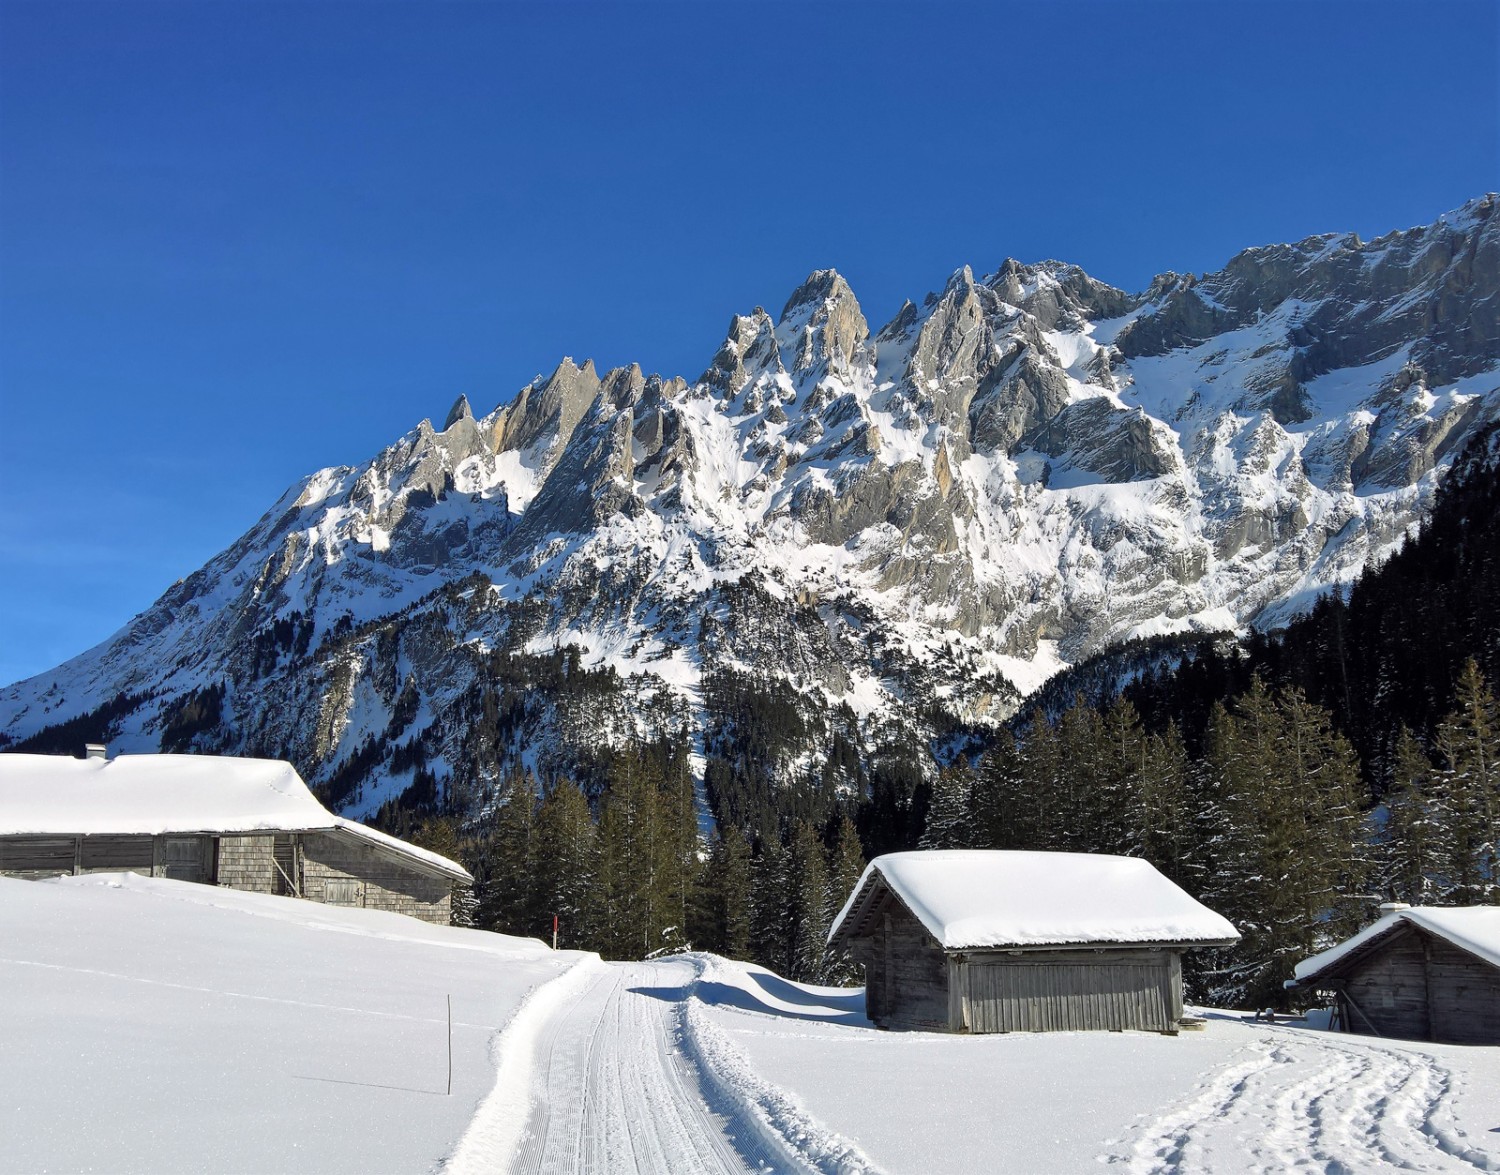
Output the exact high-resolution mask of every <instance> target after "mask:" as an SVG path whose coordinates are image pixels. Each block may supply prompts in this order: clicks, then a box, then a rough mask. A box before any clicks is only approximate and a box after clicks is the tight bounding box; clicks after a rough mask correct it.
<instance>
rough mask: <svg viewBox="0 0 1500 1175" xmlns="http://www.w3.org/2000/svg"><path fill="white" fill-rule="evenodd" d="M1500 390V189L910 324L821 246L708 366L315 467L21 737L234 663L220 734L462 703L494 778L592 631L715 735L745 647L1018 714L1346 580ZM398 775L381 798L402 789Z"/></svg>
mask: <svg viewBox="0 0 1500 1175" xmlns="http://www.w3.org/2000/svg"><path fill="white" fill-rule="evenodd" d="M1497 412H1500V215H1497V214H1496V200H1495V197H1493V196H1486V197H1484V198H1483V199H1480V200H1476V201H1473V202H1471V203H1470V204H1468V205H1466V206H1465V207H1464V208H1462V209H1460V210H1458V211H1456V212H1454V213H1451V214H1449V215H1447V216H1445V217H1443V218H1441V219H1440V220H1438V221H1437V222H1436V223H1434V224H1432V225H1428V226H1426V227H1423V228H1416V229H1410V230H1406V231H1403V232H1398V233H1391V234H1389V235H1387V236H1385V237H1381V238H1379V239H1378V240H1375V241H1371V242H1368V243H1365V242H1362V241H1360V240H1359V239H1358V238H1357V237H1354V236H1352V235H1348V234H1343V235H1329V236H1319V237H1313V238H1310V239H1308V240H1306V241H1301V242H1297V243H1295V244H1289V245H1275V246H1268V247H1263V248H1256V249H1248V250H1245V251H1244V252H1242V253H1240V254H1239V255H1237V256H1236V257H1234V258H1233V259H1232V260H1231V261H1230V262H1229V263H1228V264H1227V265H1226V266H1225V267H1224V268H1223V269H1222V270H1220V271H1219V272H1217V273H1212V274H1206V275H1202V276H1199V277H1194V276H1193V275H1177V274H1164V275H1162V276H1161V277H1159V278H1157V279H1156V280H1155V281H1154V282H1153V283H1152V284H1151V285H1150V286H1149V287H1148V288H1147V289H1146V290H1145V291H1142V292H1140V293H1137V294H1127V293H1125V292H1123V291H1120V290H1116V289H1113V288H1112V287H1110V286H1108V285H1105V284H1103V283H1101V282H1099V281H1097V280H1095V279H1093V278H1091V277H1089V276H1088V275H1087V274H1086V273H1084V272H1083V271H1082V270H1080V269H1078V268H1077V267H1076V266H1071V265H1065V264H1062V263H1058V262H1044V263H1041V264H1038V265H1023V264H1020V263H1019V262H1016V261H1011V260H1007V261H1005V262H1004V263H1003V264H1002V265H1001V266H1000V267H999V268H998V269H997V270H996V271H995V272H994V273H992V274H989V275H982V276H976V275H975V273H974V272H973V271H972V270H971V269H969V268H967V267H966V268H964V269H961V270H959V271H958V272H957V273H955V274H953V275H952V276H951V277H950V278H949V279H948V280H947V281H946V282H945V283H944V284H943V286H942V288H941V289H940V290H939V291H937V292H935V293H932V294H929V295H927V296H926V297H925V298H924V299H921V300H920V301H918V302H908V303H906V304H905V305H903V306H902V307H901V309H900V310H899V311H898V312H897V313H896V314H895V316H894V317H892V318H891V320H890V321H889V322H887V323H886V324H885V325H884V326H882V327H880V328H879V329H878V330H876V331H874V332H872V331H871V329H870V325H869V323H868V322H867V320H866V318H865V314H864V311H863V309H862V308H861V306H860V304H859V302H858V300H857V299H856V297H855V294H854V292H853V290H851V289H850V287H849V285H848V283H847V282H845V280H844V279H843V278H842V277H841V276H840V275H839V274H837V273H836V272H834V271H833V270H821V271H818V272H816V273H814V274H812V275H811V276H810V277H809V278H808V279H807V280H806V281H805V282H804V283H803V284H802V285H801V286H800V287H798V288H797V290H796V291H794V292H793V294H792V295H791V297H790V298H789V299H788V300H787V302H786V305H785V306H784V307H783V309H782V311H781V313H780V314H779V315H778V316H776V317H775V318H773V317H772V316H771V315H770V314H769V313H767V311H765V310H764V309H762V308H760V307H756V308H755V309H754V310H753V311H752V312H751V313H749V314H745V315H737V316H735V317H734V318H732V319H731V321H730V323H729V327H728V329H727V331H726V332H725V337H724V340H723V342H722V343H721V344H720V345H719V347H718V348H717V350H716V351H715V352H714V353H713V355H712V359H711V360H710V362H709V364H708V367H707V369H706V370H705V371H704V372H703V374H702V375H701V376H700V377H698V378H697V379H696V380H694V381H692V382H688V381H686V380H682V379H665V378H662V377H660V376H656V375H646V374H644V373H643V372H641V370H640V369H639V368H637V367H633V366H632V367H628V368H620V369H617V370H614V371H610V372H606V373H603V374H602V375H601V374H600V373H598V372H596V371H595V369H594V367H593V365H592V363H590V362H585V363H583V364H582V365H581V366H580V365H579V364H576V363H574V362H573V361H572V360H570V359H566V360H564V361H563V362H562V363H561V364H559V365H558V367H557V369H556V370H555V371H553V372H552V373H551V374H550V375H548V376H546V377H538V378H537V379H536V380H534V381H532V382H531V383H530V384H527V385H526V386H525V387H524V388H522V389H521V390H520V392H519V393H518V394H516V395H515V396H513V397H511V398H510V399H509V400H508V402H506V403H505V404H503V405H502V406H501V407H499V408H497V409H495V410H494V411H492V412H490V413H489V414H488V415H486V416H483V417H478V418H476V417H475V415H474V412H473V410H472V408H471V406H470V404H469V402H468V400H466V399H463V398H460V400H459V401H458V402H456V403H455V404H454V405H453V407H452V409H451V410H450V412H449V413H448V415H447V417H446V418H445V419H444V424H443V428H442V430H441V431H439V430H436V429H434V428H433V427H432V425H431V424H430V423H429V422H427V421H423V422H422V423H421V424H419V425H418V426H417V428H416V429H415V430H413V431H412V432H411V433H409V434H408V435H407V436H405V437H403V438H401V440H399V441H397V442H396V443H395V444H394V445H392V446H391V447H390V448H388V449H387V450H385V451H384V452H383V453H381V454H379V455H378V456H377V457H375V458H374V459H373V460H371V461H370V462H368V463H367V464H365V465H363V466H360V467H357V468H341V469H327V470H323V471H320V472H318V473H316V474H313V475H312V476H311V477H309V478H307V479H306V480H305V481H303V482H301V483H299V484H298V485H297V486H294V487H292V488H291V489H290V490H289V491H288V492H287V493H286V495H284V496H283V498H282V499H281V501H280V502H278V503H277V504H276V505H275V506H274V507H273V508H272V509H271V510H270V511H269V512H268V513H267V514H266V515H265V517H264V518H262V519H261V520H260V522H258V523H257V524H256V526H255V527H253V528H252V529H251V530H250V531H249V532H248V533H247V534H245V535H244V536H243V537H242V538H240V539H239V540H238V541H237V542H236V543H235V544H234V545H233V546H231V547H230V548H229V549H228V550H226V551H225V552H224V553H223V554H221V555H220V556H218V557H217V558H215V559H214V560H213V561H211V562H210V563H209V564H208V565H207V566H205V567H204V568H203V569H202V570H200V571H198V572H196V573H195V574H194V575H192V576H191V577H189V578H188V579H187V580H186V581H184V582H183V583H181V584H178V585H176V586H175V587H174V588H172V589H171V590H170V591H168V592H167V593H166V594H165V595H163V596H162V598H161V599H160V600H159V601H157V603H156V604H155V605H153V607H152V608H150V609H149V610H148V611H147V612H145V613H143V614H142V615H141V616H139V617H137V618H136V619H135V620H133V621H132V622H131V623H130V624H129V625H128V626H127V627H126V628H125V629H124V630H123V631H122V632H121V633H120V634H118V635H117V636H116V637H114V638H113V639H112V640H111V641H109V642H107V643H106V644H105V645H102V646H100V647H99V648H97V649H95V650H92V651H90V652H88V653H85V654H82V655H81V656H80V657H78V658H75V659H74V660H73V661H70V662H68V663H67V664H65V665H63V666H60V667H59V668H58V669H56V670H54V671H52V672H50V673H46V674H42V675H41V676H39V677H37V678H33V679H31V680H29V681H26V682H21V683H17V684H16V685H13V686H10V687H8V688H7V689H5V690H3V691H0V731H4V732H6V733H8V734H9V735H10V736H11V737H13V738H19V737H24V736H26V735H27V734H29V733H31V732H34V731H36V730H38V729H41V728H43V727H45V726H47V725H49V724H54V723H57V722H59V721H61V720H63V719H66V718H68V717H70V716H72V715H74V714H77V713H80V712H83V711H86V710H89V709H91V708H93V707H96V706H98V705H100V704H101V703H103V702H105V701H108V700H109V699H112V698H115V697H116V696H117V695H121V694H125V695H139V698H138V699H137V700H135V701H133V702H130V704H128V705H126V704H125V703H121V705H123V706H124V710H123V711H122V717H121V718H120V720H119V723H118V728H119V732H120V738H121V739H122V740H123V742H122V744H121V745H137V746H149V747H154V746H155V745H156V740H158V739H159V737H160V733H161V731H162V729H163V728H164V726H165V725H166V724H167V723H168V721H169V720H170V717H171V715H172V713H173V712H174V711H175V709H176V708H177V707H179V706H180V705H181V702H182V699H183V698H184V697H186V696H188V695H190V694H191V693H192V692H193V691H194V690H198V689H202V688H203V687H205V686H207V685H210V684H216V683H220V682H223V683H226V685H227V692H226V702H225V711H226V718H225V719H224V725H223V729H222V731H220V733H219V735H217V736H215V737H216V738H217V740H218V741H217V742H216V743H215V744H214V745H222V746H227V747H231V748H239V749H245V748H250V749H259V750H273V751H284V752H285V753H288V754H295V755H296V756H298V758H299V762H301V763H302V764H303V765H304V766H305V767H307V768H308V770H309V771H310V772H311V773H312V774H313V775H314V777H318V776H320V775H323V776H326V775H328V774H330V773H332V772H334V771H335V769H336V768H337V767H338V765H339V764H340V763H347V762H348V761H349V759H350V756H351V755H353V753H354V751H355V750H356V749H357V748H359V747H361V746H363V745H365V744H366V742H367V741H368V740H371V739H374V738H376V737H377V736H380V737H391V738H394V737H396V735H392V734H390V731H391V730H392V729H398V733H399V732H407V733H405V734H401V737H412V734H411V731H415V730H417V729H419V728H422V727H424V724H426V729H428V730H431V731H437V733H435V734H431V735H429V736H427V737H429V739H430V741H432V742H433V744H434V745H433V747H432V748H431V750H430V756H431V757H433V758H436V759H439V760H442V761H445V762H447V763H448V765H449V767H450V769H451V771H452V772H453V773H454V774H455V777H456V778H457V777H463V775H464V773H465V772H466V771H469V770H470V769H469V768H468V767H466V766H465V765H464V763H463V762H462V757H463V755H464V754H466V753H467V752H466V751H465V750H464V748H465V747H467V746H468V745H469V744H468V743H466V742H464V738H465V737H467V736H461V735H460V734H459V733H456V732H457V731H458V730H459V729H460V727H461V726H462V722H461V721H460V720H459V719H457V718H455V719H453V722H452V724H451V725H450V726H441V724H440V723H439V718H440V716H442V715H444V714H451V713H453V709H452V708H453V707H454V706H455V705H457V704H458V703H457V701H456V699H459V698H461V697H468V696H471V695H472V691H473V690H474V689H475V688H479V687H480V686H482V684H483V683H484V682H485V681H486V680H487V676H486V675H489V674H493V673H494V672H495V671H496V670H495V665H496V664H497V662H496V658H497V657H503V656H511V655H520V653H526V654H527V655H532V654H539V653H543V652H545V651H547V650H550V649H559V648H565V647H570V646H571V647H572V648H574V649H576V650H577V651H578V653H577V655H578V658H579V664H580V666H581V667H582V668H583V669H588V668H591V667H592V668H599V667H609V668H612V669H613V670H614V671H615V673H616V675H617V677H618V682H619V683H620V684H619V687H618V688H619V689H620V690H622V691H624V693H623V694H622V697H623V696H627V695H628V697H629V698H630V699H633V700H632V701H630V702H629V704H626V703H625V702H622V703H621V709H620V713H621V714H623V715H625V717H624V718H621V719H620V721H625V722H634V721H643V720H644V719H641V718H640V715H641V714H643V713H646V712H652V713H656V712H657V710H659V709H660V707H663V706H665V707H666V709H665V710H663V711H661V712H662V713H667V712H670V713H671V714H673V715H675V717H673V718H672V719H671V721H674V722H675V721H680V722H685V723H687V724H688V725H690V726H691V725H692V724H693V723H694V722H698V721H701V718H702V705H703V696H704V694H703V691H704V688H705V683H706V682H708V681H709V680H710V679H712V678H713V677H714V675H715V674H719V673H723V672H740V673H746V674H751V675H753V676H757V677H759V678H762V679H767V680H770V679H777V680H780V681H782V682H784V683H786V684H787V685H788V687H789V688H790V689H792V690H793V691H794V692H796V693H797V694H798V696H801V697H804V698H807V699H814V700H816V702H817V704H818V705H819V706H823V707H825V708H833V709H834V710H838V711H839V712H840V713H843V712H845V711H847V712H848V713H850V714H852V715H853V716H854V718H853V719H852V720H853V721H855V722H856V723H857V724H863V727H862V728H863V729H866V730H874V729H876V728H877V727H878V728H887V727H890V726H892V725H894V726H900V725H902V724H903V723H905V724H907V725H908V726H912V724H917V725H920V723H921V721H923V719H921V718H920V717H917V716H920V715H922V714H931V713H936V712H942V713H946V714H949V715H950V716H952V717H953V718H954V720H955V721H957V720H963V721H980V722H982V721H993V720H997V719H1000V718H1003V717H1004V716H1005V715H1006V714H1008V713H1009V712H1010V711H1011V710H1012V709H1013V708H1014V707H1015V706H1016V705H1017V704H1018V703H1019V701H1020V699H1021V698H1022V696H1023V695H1024V694H1025V693H1026V692H1027V691H1028V690H1030V689H1031V688H1034V686H1035V685H1036V684H1037V683H1038V682H1039V681H1040V680H1041V679H1042V678H1043V677H1044V676H1045V675H1046V673H1047V672H1048V671H1050V670H1051V669H1054V668H1056V667H1057V666H1058V665H1060V664H1063V663H1066V662H1069V661H1073V660H1076V659H1078V658H1082V657H1084V656H1087V655H1089V654H1091V653H1094V652H1097V651H1100V650H1101V649H1103V648H1106V647H1108V646H1109V645H1111V644H1112V643H1115V642H1118V641H1121V640H1123V639H1126V638H1129V637H1132V636H1140V635H1152V634H1158V633H1165V632H1174V631H1186V630H1193V629H1202V630H1216V629H1223V628H1235V627H1242V626H1245V625H1250V624H1260V625H1272V624H1275V623H1278V622H1280V621H1281V620H1283V619H1285V618H1286V617H1287V616H1289V615H1291V614H1293V613H1294V612H1295V611H1296V610H1298V609H1301V608H1305V607H1307V606H1308V605H1309V604H1310V603H1311V602H1312V601H1313V600H1314V599H1315V598H1316V597H1317V595H1318V594H1319V593H1320V592H1322V591H1325V590H1327V589H1328V588H1330V587H1332V586H1334V585H1338V584H1343V583H1347V582H1348V581H1349V580H1350V579H1352V577H1353V576H1355V575H1356V574H1357V573H1358V572H1359V570H1360V569H1361V568H1362V567H1364V566H1365V565H1366V564H1367V563H1369V562H1370V561H1371V560H1372V559H1378V558H1380V557H1382V556H1383V555H1384V554H1386V553H1387V552H1389V551H1390V550H1392V549H1393V548H1394V546H1395V545H1396V544H1398V543H1399V542H1400V541H1401V539H1402V536H1403V535H1404V534H1405V533H1406V532H1407V531H1408V530H1409V528H1410V527H1412V526H1413V525H1415V524H1417V523H1419V522H1420V519H1421V517H1422V512H1423V509H1424V504H1425V502H1426V501H1427V500H1428V498H1429V496H1430V493H1431V491H1432V489H1433V487H1434V485H1435V484H1436V480H1437V479H1438V478H1439V477H1441V476H1442V474H1443V471H1444V470H1445V468H1446V466H1447V463H1448V462H1449V461H1450V460H1451V458H1452V456H1453V455H1454V454H1455V452H1456V451H1457V449H1458V447H1459V446H1460V445H1461V444H1462V443H1463V441H1464V440H1465V438H1466V437H1468V436H1469V435H1470V434H1471V433H1472V432H1473V431H1474V429H1475V428H1476V427H1478V426H1479V425H1480V424H1482V423H1483V422H1485V421H1488V420H1491V419H1493V418H1494V417H1495V416H1496V414H1497ZM298 626H304V627H305V629H306V632H307V633H308V634H309V635H308V636H307V639H305V640H303V639H302V638H297V639H296V640H291V638H286V636H285V634H286V633H288V632H291V631H296V632H302V631H303V627H298ZM288 640H291V643H290V644H288V643H287V641H288ZM299 642H300V643H299ZM398 699H404V700H402V701H400V702H399V704H398ZM413 707H415V709H413ZM653 707H656V708H657V710H653V709H652V708H653ZM408 712H411V713H413V714H415V715H416V717H410V716H408ZM830 712H831V711H830ZM398 715H399V716H401V717H402V721H401V722H399V723H398V722H397V721H396V719H397V717H398ZM632 715H633V717H632ZM663 720H665V719H663ZM393 724H394V725H393ZM433 724H437V725H433ZM443 731H447V732H448V733H443ZM538 737H541V736H538ZM601 737H606V738H607V737H609V735H608V732H605V734H604V735H602V736H601ZM871 737H874V736H873V735H871ZM372 770H373V772H374V774H373V775H372V776H371V778H372V779H374V780H376V781H378V780H380V779H381V778H385V777H383V776H382V775H381V772H382V771H384V772H385V773H386V777H388V784H389V786H386V785H381V786H375V785H372V787H371V790H370V792H369V793H368V794H369V796H370V797H371V798H372V800H373V799H374V798H378V797H379V796H380V795H382V794H385V792H383V791H382V790H381V787H382V786H386V791H389V789H390V788H391V787H395V786H396V785H397V784H399V782H400V780H401V776H402V772H401V771H400V770H396V769H395V768H393V767H391V766H390V765H389V764H386V765H384V766H377V767H376V768H374V769H372Z"/></svg>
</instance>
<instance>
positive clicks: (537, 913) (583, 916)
mask: <svg viewBox="0 0 1500 1175" xmlns="http://www.w3.org/2000/svg"><path fill="white" fill-rule="evenodd" d="M536 842H537V854H536V877H535V887H534V891H533V898H532V924H533V925H534V926H536V927H538V928H539V933H541V934H543V935H549V934H550V932H551V927H552V919H553V918H554V917H556V919H557V945H558V946H559V947H567V948H570V949H583V950H587V949H592V948H593V946H594V943H595V937H596V934H597V930H596V922H597V917H596V908H595V901H596V894H597V886H598V873H599V861H598V856H599V843H598V834H597V830H596V829H595V827H594V818H593V813H592V812H591V811H590V810H589V802H588V799H587V798H586V797H585V796H584V794H583V792H582V791H581V790H580V789H579V787H578V785H577V784H575V783H573V782H571V781H570V780H563V781H561V782H560V783H558V784H557V785H555V786H554V787H553V789H552V792H551V794H550V795H549V796H548V797H547V799H546V800H545V801H544V802H543V804H542V806H541V810H540V812H539V813H538V814H537V837H536Z"/></svg>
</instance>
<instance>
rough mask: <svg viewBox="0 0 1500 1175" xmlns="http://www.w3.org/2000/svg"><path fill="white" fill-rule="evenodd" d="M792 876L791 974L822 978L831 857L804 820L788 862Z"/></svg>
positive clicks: (808, 977)
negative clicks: (825, 853)
mask: <svg viewBox="0 0 1500 1175" xmlns="http://www.w3.org/2000/svg"><path fill="white" fill-rule="evenodd" d="M788 872H789V873H790V875H791V879H792V927H791V930H792V950H791V963H792V965H791V970H790V971H788V972H785V974H786V975H787V977H788V978H790V979H798V980H803V981H810V982H821V981H822V979H823V948H824V947H825V946H826V945H827V943H828V897H829V895H828V861H827V858H826V857H825V855H824V849H823V842H822V841H821V840H820V839H819V838H818V834H817V832H815V831H814V830H813V827H812V825H811V824H809V823H807V822H806V821H805V820H804V821H800V822H799V823H798V824H797V828H796V830H795V832H794V833H793V835H792V844H791V851H790V857H789V862H788Z"/></svg>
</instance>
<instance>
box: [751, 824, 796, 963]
mask: <svg viewBox="0 0 1500 1175" xmlns="http://www.w3.org/2000/svg"><path fill="white" fill-rule="evenodd" d="M751 878H752V885H751V895H752V896H751V911H750V957H751V958H752V959H753V960H754V961H755V962H757V963H759V964H760V965H761V966H763V967H769V968H770V969H771V970H772V971H775V972H776V973H777V974H779V975H786V974H789V973H790V972H791V969H792V950H793V935H792V917H793V913H792V900H791V894H790V888H791V884H790V883H791V876H790V872H789V869H788V861H787V851H786V849H785V848H784V847H783V846H782V843H781V838H780V837H778V836H775V835H774V834H772V835H769V836H767V837H765V838H764V839H763V840H762V841H761V843H760V852H759V854H757V855H756V857H755V860H754V861H753V862H752V864H751Z"/></svg>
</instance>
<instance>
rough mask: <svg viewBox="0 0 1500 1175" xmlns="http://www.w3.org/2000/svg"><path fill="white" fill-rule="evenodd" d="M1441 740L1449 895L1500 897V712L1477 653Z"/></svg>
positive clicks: (1441, 844)
mask: <svg viewBox="0 0 1500 1175" xmlns="http://www.w3.org/2000/svg"><path fill="white" fill-rule="evenodd" d="M1435 741H1436V744H1437V750H1438V756H1439V758H1440V759H1441V761H1442V764H1443V776H1442V784H1441V789H1440V797H1441V798H1440V801H1439V806H1438V816H1439V821H1438V828H1439V829H1440V830H1441V833H1442V835H1441V837H1440V839H1439V841H1438V849H1437V852H1438V856H1439V858H1440V859H1441V862H1442V871H1443V874H1444V881H1445V891H1444V893H1443V899H1444V901H1445V902H1447V903H1450V904H1452V905H1474V904H1481V903H1490V902H1496V901H1500V878H1497V876H1496V869H1497V866H1500V860H1497V855H1496V840H1497V834H1500V825H1497V815H1500V714H1497V712H1496V704H1495V697H1494V695H1493V694H1492V693H1491V692H1490V690H1489V687H1488V686H1487V685H1486V684H1485V681H1484V678H1483V676H1482V675H1481V674H1480V672H1479V666H1478V664H1477V663H1476V662H1475V661H1474V659H1473V658H1472V657H1471V658H1469V659H1468V660H1467V661H1466V662H1465V663H1464V667H1463V669H1462V670H1461V671H1460V673H1459V678H1458V688H1457V698H1456V700H1455V705H1454V708H1453V710H1452V712H1451V713H1449V714H1448V716H1447V717H1446V718H1444V719H1443V721H1442V722H1441V723H1440V724H1439V725H1438V729H1437V738H1436V740H1435Z"/></svg>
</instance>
